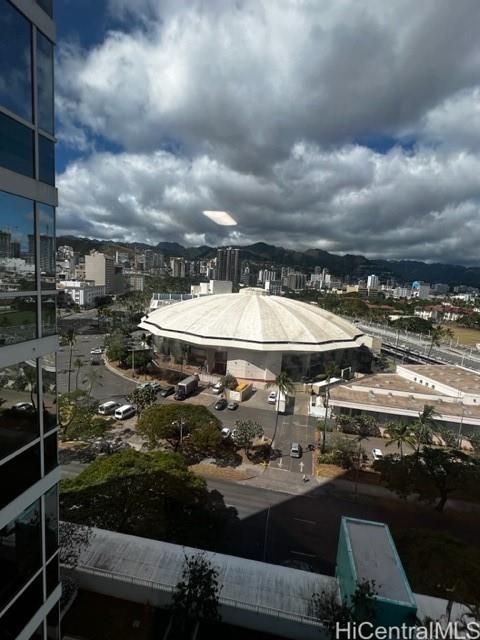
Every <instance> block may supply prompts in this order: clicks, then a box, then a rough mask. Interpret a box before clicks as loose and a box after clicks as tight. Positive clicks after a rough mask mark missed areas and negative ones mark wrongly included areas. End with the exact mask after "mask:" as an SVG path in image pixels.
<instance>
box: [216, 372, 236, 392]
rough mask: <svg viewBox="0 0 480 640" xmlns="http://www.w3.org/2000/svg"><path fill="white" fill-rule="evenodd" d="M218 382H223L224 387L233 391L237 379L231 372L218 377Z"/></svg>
mask: <svg viewBox="0 0 480 640" xmlns="http://www.w3.org/2000/svg"><path fill="white" fill-rule="evenodd" d="M220 382H221V383H222V384H223V386H224V387H225V389H230V390H232V391H234V390H235V389H236V388H237V387H238V380H237V379H236V377H235V376H233V375H232V374H231V373H227V374H225V375H224V376H222V377H221V378H220Z"/></svg>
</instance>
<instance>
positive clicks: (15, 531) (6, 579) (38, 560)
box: [0, 500, 42, 610]
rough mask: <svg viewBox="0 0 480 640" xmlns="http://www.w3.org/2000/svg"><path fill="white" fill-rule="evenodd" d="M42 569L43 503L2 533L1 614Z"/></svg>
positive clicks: (27, 510)
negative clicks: (41, 508) (41, 506)
mask: <svg viewBox="0 0 480 640" xmlns="http://www.w3.org/2000/svg"><path fill="white" fill-rule="evenodd" d="M41 566H42V528H41V515H40V500H37V501H36V502H34V503H33V504H32V505H30V507H28V509H25V511H24V512H23V513H21V514H20V515H19V516H18V517H17V518H15V520H12V521H10V522H9V523H8V524H7V525H6V526H5V527H3V529H0V575H1V576H2V579H1V580H0V610H1V609H3V608H4V607H5V606H6V605H7V604H8V603H9V601H10V600H11V599H12V597H13V596H15V594H16V593H18V591H19V590H20V589H21V588H22V587H23V585H24V584H26V583H27V582H28V581H29V580H30V578H31V577H32V576H33V575H34V574H35V573H36V572H37V571H38V570H39V569H40V567H41Z"/></svg>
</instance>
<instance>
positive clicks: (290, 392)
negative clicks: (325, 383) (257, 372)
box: [265, 371, 295, 443]
mask: <svg viewBox="0 0 480 640" xmlns="http://www.w3.org/2000/svg"><path fill="white" fill-rule="evenodd" d="M272 387H277V390H278V393H277V402H276V405H275V409H276V411H275V429H274V432H273V438H272V443H273V441H274V440H275V436H276V434H277V425H278V412H279V409H280V396H281V395H282V394H283V395H284V396H285V397H286V396H294V395H295V385H294V384H293V380H292V379H291V377H290V376H289V375H288V373H287V372H286V371H280V373H279V374H278V375H277V377H276V378H275V380H272V381H271V382H267V384H266V385H265V389H271V388H272Z"/></svg>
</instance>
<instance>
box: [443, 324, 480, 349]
mask: <svg viewBox="0 0 480 640" xmlns="http://www.w3.org/2000/svg"><path fill="white" fill-rule="evenodd" d="M443 326H444V327H445V328H446V329H451V330H452V332H453V335H454V336H455V340H456V339H457V338H458V340H459V342H460V344H464V345H468V346H469V347H474V346H475V345H476V343H477V342H480V331H479V330H478V329H466V328H465V327H457V326H456V325H455V324H444V325H443Z"/></svg>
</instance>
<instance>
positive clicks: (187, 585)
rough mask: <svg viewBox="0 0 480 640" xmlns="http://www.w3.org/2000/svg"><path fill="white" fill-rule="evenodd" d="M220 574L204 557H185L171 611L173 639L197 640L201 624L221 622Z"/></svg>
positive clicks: (199, 554)
mask: <svg viewBox="0 0 480 640" xmlns="http://www.w3.org/2000/svg"><path fill="white" fill-rule="evenodd" d="M220 590H221V587H220V584H219V582H218V571H217V569H216V568H215V567H214V566H213V565H212V564H211V563H210V561H209V560H208V559H207V557H206V555H205V554H204V553H197V554H195V555H191V556H186V557H185V562H184V565H183V571H182V580H181V581H180V582H179V583H178V584H177V586H176V587H175V591H174V593H173V596H172V609H173V612H174V616H175V622H174V626H173V635H172V634H169V637H172V639H173V638H179V639H182V640H183V639H184V638H188V637H191V638H195V637H196V635H197V631H198V625H199V623H200V622H216V621H219V620H220V615H219V613H218V599H219V595H220Z"/></svg>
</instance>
